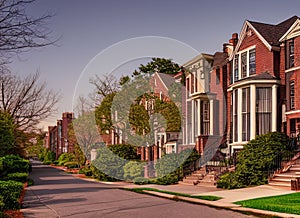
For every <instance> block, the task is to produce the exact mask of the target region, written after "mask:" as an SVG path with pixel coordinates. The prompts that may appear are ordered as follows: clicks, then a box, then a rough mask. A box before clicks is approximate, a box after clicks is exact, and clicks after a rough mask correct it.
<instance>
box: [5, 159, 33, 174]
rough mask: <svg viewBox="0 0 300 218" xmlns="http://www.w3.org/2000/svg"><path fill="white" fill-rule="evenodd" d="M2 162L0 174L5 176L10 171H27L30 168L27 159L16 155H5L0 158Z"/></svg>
mask: <svg viewBox="0 0 300 218" xmlns="http://www.w3.org/2000/svg"><path fill="white" fill-rule="evenodd" d="M0 162H1V163H2V167H3V168H2V169H3V170H2V172H1V176H2V177H5V176H6V175H7V174H10V173H18V172H19V173H28V172H29V171H30V169H31V164H30V162H29V160H25V159H23V158H21V157H20V156H17V155H6V156H4V157H2V158H0Z"/></svg>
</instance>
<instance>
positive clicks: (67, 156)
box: [58, 153, 75, 166]
mask: <svg viewBox="0 0 300 218" xmlns="http://www.w3.org/2000/svg"><path fill="white" fill-rule="evenodd" d="M73 161H75V155H74V154H73V153H62V154H61V155H60V156H59V157H58V165H59V166H64V164H65V163H66V162H73Z"/></svg>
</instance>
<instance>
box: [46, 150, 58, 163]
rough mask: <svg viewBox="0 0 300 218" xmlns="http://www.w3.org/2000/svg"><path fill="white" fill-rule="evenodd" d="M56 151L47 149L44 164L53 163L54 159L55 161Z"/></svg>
mask: <svg viewBox="0 0 300 218" xmlns="http://www.w3.org/2000/svg"><path fill="white" fill-rule="evenodd" d="M55 156H56V155H55V153H54V152H53V151H49V150H48V151H47V152H46V155H45V157H44V160H43V163H44V164H51V163H52V162H53V161H55Z"/></svg>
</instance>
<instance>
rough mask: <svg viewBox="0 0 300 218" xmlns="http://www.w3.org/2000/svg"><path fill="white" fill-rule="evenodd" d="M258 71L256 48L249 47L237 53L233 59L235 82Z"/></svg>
mask: <svg viewBox="0 0 300 218" xmlns="http://www.w3.org/2000/svg"><path fill="white" fill-rule="evenodd" d="M255 73H256V50H255V48H253V47H252V48H249V49H247V50H243V51H241V52H239V53H237V54H236V55H235V56H234V60H233V82H235V81H237V80H239V79H242V78H245V77H248V76H250V75H253V74H255Z"/></svg>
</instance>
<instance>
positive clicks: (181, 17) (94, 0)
mask: <svg viewBox="0 0 300 218" xmlns="http://www.w3.org/2000/svg"><path fill="white" fill-rule="evenodd" d="M299 9H300V1H297V0H295V1H274V0H273V1H258V0H252V1H242V0H240V1H230V0H227V1H196V0H185V1H176V0H164V1H157V0H151V1H143V0H111V1H103V0H85V1H84V0H38V1H37V2H35V3H34V4H33V5H31V6H30V8H28V10H27V11H28V14H30V15H32V16H38V15H42V14H44V13H47V12H49V13H52V14H55V16H54V17H53V18H51V19H50V20H49V22H48V27H49V28H50V29H51V30H52V31H53V36H56V37H61V39H60V41H59V43H58V44H59V46H49V47H45V48H41V49H34V50H31V51H29V52H27V53H24V54H22V55H21V56H20V58H15V59H14V61H13V62H12V63H11V68H12V70H13V71H15V72H16V73H18V74H19V75H27V74H29V73H34V72H36V71H37V70H39V71H40V73H41V80H44V81H47V84H48V87H49V88H52V89H54V90H58V91H60V92H61V93H62V95H63V98H62V100H61V102H60V104H59V105H58V106H59V110H58V113H57V114H55V115H54V116H53V117H51V118H49V119H48V121H49V122H50V123H51V122H52V123H54V122H55V121H56V119H59V118H60V116H61V112H63V111H71V110H72V98H73V94H74V90H75V86H76V83H77V81H78V78H79V76H80V74H81V72H82V71H83V70H84V69H85V67H86V65H87V64H88V63H89V62H90V60H92V59H93V57H95V56H96V55H97V54H98V53H100V52H101V51H103V50H104V49H106V48H108V47H109V46H112V45H114V44H115V43H118V42H120V41H123V40H127V39H130V38H133V37H142V36H160V37H169V38H172V39H175V40H179V41H181V42H183V43H186V44H188V45H189V46H191V47H192V48H194V49H196V50H198V51H199V52H204V53H212V54H213V53H214V52H216V51H220V50H221V49H222V45H223V43H225V42H227V41H228V40H229V38H230V37H231V34H232V33H234V32H237V33H239V32H240V30H241V28H242V25H243V22H244V21H245V19H248V20H255V21H260V22H266V23H274V24H276V23H279V22H281V21H283V20H285V19H287V18H289V17H291V16H293V15H298V16H300V13H299ZM135 64H136V62H135ZM131 67H132V66H131ZM124 69H126V70H128V71H130V70H131V69H130V68H129V67H127V68H124ZM128 73H129V72H128ZM45 125H46V124H45Z"/></svg>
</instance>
